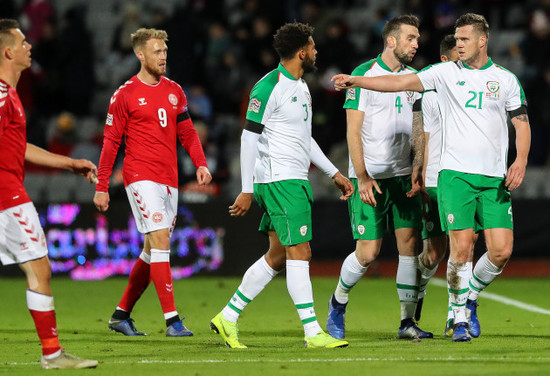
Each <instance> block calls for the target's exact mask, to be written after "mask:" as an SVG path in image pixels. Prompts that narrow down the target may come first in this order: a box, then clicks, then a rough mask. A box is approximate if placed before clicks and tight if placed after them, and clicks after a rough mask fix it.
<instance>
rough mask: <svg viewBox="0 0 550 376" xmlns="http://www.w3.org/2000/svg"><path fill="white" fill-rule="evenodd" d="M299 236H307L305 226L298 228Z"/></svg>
mask: <svg viewBox="0 0 550 376" xmlns="http://www.w3.org/2000/svg"><path fill="white" fill-rule="evenodd" d="M300 235H302V236H306V235H307V225H303V226H302V227H300Z"/></svg>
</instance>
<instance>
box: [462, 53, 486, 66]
mask: <svg viewBox="0 0 550 376" xmlns="http://www.w3.org/2000/svg"><path fill="white" fill-rule="evenodd" d="M488 62H489V56H488V55H487V54H486V53H480V54H479V55H478V56H477V57H476V58H475V59H474V60H472V61H468V62H465V63H466V64H467V65H468V66H469V67H470V68H473V69H481V68H483V67H484V66H485V65H486V64H487V63H488Z"/></svg>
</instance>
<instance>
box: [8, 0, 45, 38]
mask: <svg viewBox="0 0 550 376" xmlns="http://www.w3.org/2000/svg"><path fill="white" fill-rule="evenodd" d="M2 2H4V0H2ZM53 15H54V9H53V6H52V4H51V3H50V1H49V0H25V2H24V3H23V14H22V15H21V24H22V26H23V29H24V31H25V36H26V37H27V40H28V41H29V43H31V44H34V43H36V42H38V41H39V40H40V38H42V33H43V31H44V25H45V24H46V22H48V21H49V20H50V19H51V18H52V17H53Z"/></svg>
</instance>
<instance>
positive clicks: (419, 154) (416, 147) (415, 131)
mask: <svg viewBox="0 0 550 376" xmlns="http://www.w3.org/2000/svg"><path fill="white" fill-rule="evenodd" d="M424 146H425V138H424V127H423V124H422V112H421V111H414V112H413V125H412V142H411V147H412V156H413V162H412V165H413V168H414V167H420V168H422V167H423V166H424V148H425V147H424Z"/></svg>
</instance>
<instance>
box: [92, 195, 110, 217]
mask: <svg viewBox="0 0 550 376" xmlns="http://www.w3.org/2000/svg"><path fill="white" fill-rule="evenodd" d="M109 201H110V198H109V192H96V193H95V195H94V205H95V207H96V208H97V210H99V211H100V212H104V211H107V209H109Z"/></svg>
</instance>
